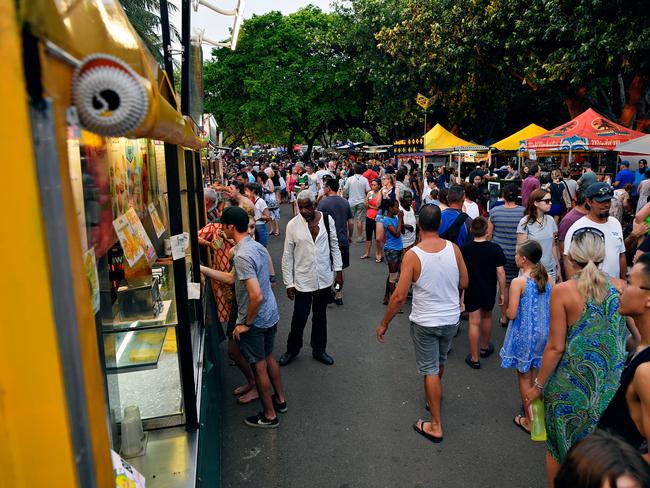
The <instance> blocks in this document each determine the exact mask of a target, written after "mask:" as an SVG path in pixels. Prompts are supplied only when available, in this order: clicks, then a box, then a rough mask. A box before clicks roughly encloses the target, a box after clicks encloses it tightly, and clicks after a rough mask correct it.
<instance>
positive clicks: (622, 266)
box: [564, 182, 627, 279]
mask: <svg viewBox="0 0 650 488" xmlns="http://www.w3.org/2000/svg"><path fill="white" fill-rule="evenodd" d="M613 195H614V189H613V188H612V187H611V186H609V185H608V184H607V183H600V182H598V183H592V184H591V185H589V186H588V187H587V189H586V190H585V198H586V199H587V203H586V205H585V206H586V207H587V210H588V212H589V213H587V215H585V216H584V217H582V218H580V219H578V220H576V221H575V223H574V224H573V225H572V226H571V227H569V230H568V232H567V234H566V237H565V238H564V267H565V269H571V268H569V266H568V264H569V263H568V256H569V251H570V249H571V240H572V239H573V234H575V233H576V231H578V230H579V229H583V228H587V227H591V228H594V229H598V230H599V231H600V232H602V233H603V234H604V236H605V260H604V261H603V262H602V265H601V267H600V269H602V270H603V271H604V272H605V273H607V274H608V275H609V276H611V277H612V278H622V279H625V276H626V275H627V262H626V260H625V243H624V240H623V229H622V228H621V223H620V222H619V221H618V219H617V218H616V217H610V216H609V207H610V205H611V200H612V196H613Z"/></svg>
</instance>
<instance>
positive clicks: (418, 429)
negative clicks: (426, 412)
mask: <svg viewBox="0 0 650 488" xmlns="http://www.w3.org/2000/svg"><path fill="white" fill-rule="evenodd" d="M418 423H419V425H418ZM430 423H431V422H425V421H424V420H422V419H419V420H418V421H417V422H415V423H414V424H413V430H414V431H415V432H417V433H418V434H420V435H421V436H422V437H424V438H425V439H428V440H430V441H431V442H433V443H435V444H438V443H440V442H442V436H437V435H433V434H429V433H428V432H426V431H425V430H424V424H430Z"/></svg>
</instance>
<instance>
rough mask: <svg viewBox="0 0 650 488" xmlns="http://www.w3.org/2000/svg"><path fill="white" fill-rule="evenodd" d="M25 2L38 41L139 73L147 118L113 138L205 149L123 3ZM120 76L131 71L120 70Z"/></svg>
mask: <svg viewBox="0 0 650 488" xmlns="http://www.w3.org/2000/svg"><path fill="white" fill-rule="evenodd" d="M21 3H22V5H21V10H20V12H21V17H22V18H21V21H22V22H24V23H26V24H28V25H29V28H30V30H31V32H32V33H33V34H34V35H35V36H37V37H39V38H41V39H42V40H43V41H47V42H50V43H53V44H54V45H55V46H56V47H57V49H61V50H63V51H64V52H65V53H66V55H68V56H70V57H71V60H74V59H75V58H76V60H77V61H83V60H84V59H88V57H89V56H96V57H100V58H102V61H93V62H94V63H96V64H97V65H98V64H100V63H102V62H103V63H104V64H111V63H112V64H113V65H114V66H117V67H118V68H119V67H120V66H121V65H122V64H123V65H126V66H128V68H129V69H131V70H133V72H134V73H135V77H136V78H137V80H138V82H139V83H141V85H142V86H143V89H144V93H145V97H144V98H146V99H147V100H146V103H144V106H146V111H145V112H146V115H144V117H142V118H141V121H140V122H139V123H138V124H137V125H134V126H133V127H134V128H132V129H129V130H125V133H124V134H111V135H120V136H122V135H123V136H126V137H145V138H150V139H159V140H163V141H165V142H169V143H172V144H178V145H181V146H184V147H188V148H192V149H200V148H201V147H202V146H203V145H205V143H204V141H202V140H201V138H200V134H199V133H198V131H197V130H196V128H195V127H193V125H192V124H191V123H190V122H189V119H187V118H185V117H183V115H182V114H181V113H180V111H178V110H177V109H176V108H174V107H173V106H172V105H171V104H170V103H169V102H168V101H167V100H166V99H165V97H164V96H163V93H161V92H166V91H167V90H171V92H172V93H173V87H170V86H169V84H168V81H167V79H166V76H165V73H164V71H162V69H161V68H160V66H159V65H158V63H157V62H156V61H155V59H154V58H153V56H152V55H151V54H150V53H149V51H148V50H147V49H146V48H145V47H144V44H143V43H142V40H141V39H140V38H139V36H138V35H137V34H136V32H135V30H134V28H133V26H132V25H131V23H130V22H129V20H128V18H127V17H126V14H125V13H124V10H123V9H122V6H121V5H120V4H119V2H117V1H113V0H77V1H74V2H61V1H58V0H25V1H23V2H21ZM92 68H94V65H93V66H90V68H89V69H92ZM118 72H120V73H125V72H127V70H125V69H121V68H120V69H118ZM127 74H128V73H127ZM129 76H130V75H129ZM129 76H127V78H128V77H129ZM165 84H167V86H164V85H165ZM73 98H74V94H73ZM141 98H142V97H140V95H138V96H137V97H136V99H137V100H138V101H139V100H140V99H141ZM77 110H79V107H77ZM107 114H108V112H107Z"/></svg>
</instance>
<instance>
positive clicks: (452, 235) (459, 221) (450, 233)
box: [440, 212, 469, 244]
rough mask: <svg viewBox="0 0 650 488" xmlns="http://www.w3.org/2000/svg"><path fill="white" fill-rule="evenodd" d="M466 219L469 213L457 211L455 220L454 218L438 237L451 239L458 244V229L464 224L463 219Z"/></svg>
mask: <svg viewBox="0 0 650 488" xmlns="http://www.w3.org/2000/svg"><path fill="white" fill-rule="evenodd" d="M467 219H469V215H467V214H466V213H465V212H461V213H459V214H458V216H457V217H456V220H454V222H453V223H452V224H451V225H450V226H449V227H448V228H447V230H445V231H444V232H443V233H442V234H440V237H442V238H443V239H446V240H448V241H451V242H453V243H454V244H458V242H457V240H458V236H459V234H460V229H461V227H462V226H463V225H465V221H467Z"/></svg>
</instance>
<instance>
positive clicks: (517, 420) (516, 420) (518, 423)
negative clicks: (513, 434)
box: [512, 414, 530, 435]
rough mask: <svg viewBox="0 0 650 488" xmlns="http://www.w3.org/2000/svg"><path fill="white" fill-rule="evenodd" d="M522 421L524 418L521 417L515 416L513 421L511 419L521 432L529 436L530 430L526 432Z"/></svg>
mask: <svg viewBox="0 0 650 488" xmlns="http://www.w3.org/2000/svg"><path fill="white" fill-rule="evenodd" d="M522 420H526V417H524V416H523V415H521V414H520V415H517V416H516V417H515V418H514V419H512V422H513V423H514V424H515V425H516V426H517V427H519V428H520V429H521V430H523V431H524V432H525V433H526V434H528V435H530V430H528V429H527V428H526V427H524V424H523V423H522Z"/></svg>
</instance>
